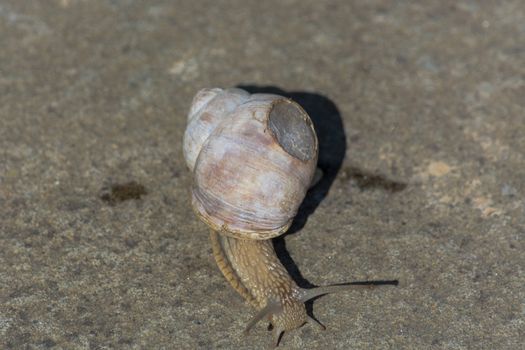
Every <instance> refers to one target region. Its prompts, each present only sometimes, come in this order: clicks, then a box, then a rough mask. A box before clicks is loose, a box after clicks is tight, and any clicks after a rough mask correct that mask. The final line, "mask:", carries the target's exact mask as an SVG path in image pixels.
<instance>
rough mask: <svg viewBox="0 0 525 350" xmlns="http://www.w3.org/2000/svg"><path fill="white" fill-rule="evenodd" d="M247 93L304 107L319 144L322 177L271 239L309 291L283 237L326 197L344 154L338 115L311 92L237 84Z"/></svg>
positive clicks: (330, 104) (300, 225)
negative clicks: (274, 96) (289, 221)
mask: <svg viewBox="0 0 525 350" xmlns="http://www.w3.org/2000/svg"><path fill="white" fill-rule="evenodd" d="M237 87H238V88H241V89H244V90H246V91H248V92H249V93H251V94H254V93H267V94H277V95H281V96H285V97H288V98H290V99H292V100H294V101H295V102H297V103H298V104H299V105H301V107H303V108H304V110H305V111H306V113H308V115H309V116H310V118H311V120H312V122H313V124H314V128H315V131H316V134H317V139H318V142H319V158H318V161H317V167H318V168H320V169H321V170H322V173H323V174H322V177H321V179H320V180H319V182H317V184H315V185H314V186H313V187H312V188H310V190H309V191H308V193H307V194H306V197H305V199H304V201H303V202H302V204H301V206H300V207H299V210H298V212H297V215H296V216H295V218H294V221H293V223H292V226H291V227H290V229H289V230H288V232H287V233H286V234H285V235H283V236H280V237H278V238H275V239H274V240H273V244H274V248H275V252H276V254H277V256H278V257H279V260H281V263H282V264H283V265H284V266H285V268H286V269H287V270H288V273H289V274H290V276H291V277H292V278H293V279H294V280H295V282H296V283H297V284H298V285H299V287H301V288H306V289H308V288H313V287H315V285H313V284H312V283H310V282H309V281H308V280H306V279H305V278H304V277H303V276H302V274H301V272H300V271H299V269H298V268H297V265H296V264H295V262H294V261H293V259H292V258H291V256H290V254H289V253H288V251H287V250H286V242H285V240H284V236H287V235H291V234H294V233H296V232H298V231H300V230H301V229H302V228H303V227H304V225H305V224H306V222H307V221H308V217H309V216H310V215H311V214H313V213H314V212H315V210H316V209H317V207H318V206H319V204H320V203H321V202H322V201H323V199H324V198H325V197H326V196H327V194H328V191H329V190H330V187H331V186H332V183H333V182H334V180H335V178H336V176H337V173H338V172H339V170H340V169H341V166H342V164H343V160H344V157H345V152H346V136H345V131H344V126H343V121H342V119H341V114H340V113H339V109H338V108H337V106H336V105H335V103H334V102H333V101H332V100H330V99H329V98H328V97H326V96H323V95H321V94H317V93H313V92H303V91H285V90H283V89H280V88H278V87H275V86H256V85H238V86H237ZM306 308H307V312H308V314H309V315H312V309H313V301H308V302H307V303H306Z"/></svg>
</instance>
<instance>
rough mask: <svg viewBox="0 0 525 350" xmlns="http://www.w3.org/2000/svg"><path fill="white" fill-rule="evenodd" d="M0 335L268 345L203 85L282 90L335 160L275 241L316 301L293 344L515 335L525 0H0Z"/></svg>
mask: <svg viewBox="0 0 525 350" xmlns="http://www.w3.org/2000/svg"><path fill="white" fill-rule="evenodd" d="M0 47H1V50H0V229H1V232H0V244H1V250H0V348H2V349H47V348H53V349H114V348H119V349H128V348H134V349H161V348H163V349H218V348H223V349H234V348H236V349H252V348H253V349H260V348H263V347H266V346H267V345H268V344H269V342H270V338H271V337H270V333H269V332H267V331H266V327H265V326H264V325H262V324H261V325H259V326H258V327H257V328H256V330H255V331H254V332H253V333H252V334H251V335H249V336H248V337H243V336H242V335H241V331H242V329H243V328H244V325H245V324H246V322H247V321H248V320H249V319H250V317H251V315H253V310H251V309H250V308H249V307H248V306H247V305H246V304H245V303H244V302H243V301H242V300H241V298H240V297H239V296H238V295H236V294H235V292H234V291H233V290H232V289H231V288H230V287H229V286H228V285H227V283H226V282H225V280H224V278H223V277H222V276H221V275H220V273H219V271H218V269H217V267H216V266H215V263H214V261H213V259H212V257H211V249H210V244H209V242H208V238H207V230H206V227H205V226H204V225H203V224H201V223H200V222H198V220H197V219H196V218H195V217H194V216H193V214H192V211H191V209H190V205H189V201H188V198H189V196H188V189H189V186H190V184H191V174H190V173H189V172H188V171H187V170H186V168H185V165H184V162H183V158H182V154H181V140H182V135H183V131H184V127H185V118H186V112H187V110H188V107H189V104H190V101H191V98H192V96H193V94H194V93H195V92H196V91H197V90H198V89H200V88H202V87H212V86H224V87H227V86H235V85H245V86H248V87H249V89H250V90H251V91H262V90H266V91H282V92H283V93H285V94H289V95H290V96H292V97H294V98H296V99H297V100H298V101H299V102H300V103H302V104H303V105H305V108H307V110H308V111H309V112H310V113H311V114H312V117H313V119H314V121H315V124H316V127H317V128H318V130H319V137H320V141H321V147H322V148H321V157H320V166H321V167H322V168H323V169H324V170H325V174H326V176H325V178H323V180H322V181H321V183H320V184H319V185H318V186H317V187H316V188H314V189H313V190H312V191H311V192H310V193H309V195H308V198H307V200H306V202H305V205H304V206H303V207H302V208H301V212H300V214H299V215H298V219H297V222H296V224H295V225H294V227H293V229H292V233H291V234H288V235H287V236H286V237H285V238H284V239H281V240H278V241H277V242H276V246H277V249H278V252H279V255H280V257H281V259H282V260H283V261H284V262H285V264H286V266H287V267H288V268H289V269H290V271H291V273H292V274H293V276H294V277H295V278H296V279H297V280H298V282H299V284H300V285H303V286H310V285H324V284H329V283H334V282H344V281H352V280H388V279H398V280H399V286H398V287H382V288H378V289H376V290H374V291H370V292H355V293H348V294H339V295H330V296H325V297H323V298H320V299H317V300H316V301H315V302H314V303H313V312H314V315H315V316H316V317H317V318H318V319H319V320H320V321H321V322H323V323H324V324H325V325H326V326H327V328H328V329H327V330H326V331H324V332H321V331H318V330H317V329H315V328H314V327H311V326H308V325H307V326H305V327H303V328H301V329H299V330H297V331H295V332H290V333H288V334H285V335H284V337H283V339H282V342H281V346H282V348H283V349H299V348H309V349H317V348H325V349H349V348H352V349H519V348H520V347H522V346H523V343H524V341H525V304H524V300H525V288H524V285H525V256H524V253H523V251H524V248H525V242H524V235H525V198H524V196H525V98H524V97H525V4H524V3H523V1H521V0H512V1H504V2H488V1H487V2H478V1H439V2H438V1H418V2H407V1H396V2H392V1H366V2H365V1H353V2H349V1H338V2H336V1H330V2H322V1H307V2H305V1H302V0H301V1H275V2H266V1H264V2H263V1H253V2H245V1H242V2H241V1H239V2H237V3H234V2H229V3H228V4H226V3H222V4H221V5H217V3H216V2H215V1H208V2H204V1H197V0H194V1H184V2H174V1H168V0H164V1H162V0H155V1H131V0H127V1H126V0H121V1H118V0H117V1H82V0H76V1H75V0H70V1H68V0H62V1H58V0H56V1H53V0H48V1H29V0H27V1H20V0H1V1H0Z"/></svg>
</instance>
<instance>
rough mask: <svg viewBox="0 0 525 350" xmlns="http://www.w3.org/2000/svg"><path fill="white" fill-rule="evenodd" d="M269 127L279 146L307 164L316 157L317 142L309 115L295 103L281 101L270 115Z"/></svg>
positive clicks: (275, 104) (274, 106) (273, 107)
mask: <svg viewBox="0 0 525 350" xmlns="http://www.w3.org/2000/svg"><path fill="white" fill-rule="evenodd" d="M268 127H269V128H270V130H271V131H272V133H273V135H274V136H275V139H276V140H277V142H278V143H279V145H280V146H281V147H282V148H283V149H284V150H285V151H286V152H287V153H288V154H290V155H291V156H293V157H295V158H298V159H300V160H302V161H303V162H306V161H308V160H310V159H312V158H313V157H315V155H316V152H317V150H316V146H317V140H316V137H315V134H314V130H313V127H312V123H311V121H310V119H309V118H308V116H307V114H306V113H305V112H304V111H303V110H302V108H301V107H299V105H298V104H296V103H295V102H293V101H290V100H279V101H277V102H276V103H274V105H273V106H272V109H271V111H270V113H269V115H268Z"/></svg>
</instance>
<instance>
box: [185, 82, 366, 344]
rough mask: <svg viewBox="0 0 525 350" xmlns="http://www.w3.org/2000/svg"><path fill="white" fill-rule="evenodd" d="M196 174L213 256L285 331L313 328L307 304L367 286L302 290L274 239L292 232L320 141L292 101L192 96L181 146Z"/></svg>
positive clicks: (197, 207) (227, 94)
mask: <svg viewBox="0 0 525 350" xmlns="http://www.w3.org/2000/svg"><path fill="white" fill-rule="evenodd" d="M183 143H184V144H183V149H184V156H185V159H186V163H187V165H188V167H189V169H190V170H191V171H192V173H193V179H194V182H193V186H192V190H191V192H192V207H193V210H194V211H195V213H196V215H197V216H198V217H199V218H200V219H201V220H202V221H203V222H205V223H206V224H207V225H208V226H209V227H210V229H211V233H210V239H211V243H212V250H213V254H214V257H215V260H216V262H217V265H218V266H219V268H220V270H221V272H222V273H223V274H224V276H225V277H226V279H227V280H228V282H229V283H230V284H231V285H232V287H233V288H234V289H235V290H236V291H237V292H238V293H239V294H240V295H241V296H242V297H243V298H245V299H246V301H247V302H249V303H250V305H252V306H253V307H254V308H256V309H257V310H258V311H259V312H258V313H257V315H256V316H255V317H254V318H253V319H252V320H251V321H250V322H249V323H248V326H247V328H246V331H248V330H249V329H250V328H251V327H252V326H253V325H255V324H256V323H257V322H258V321H259V320H261V319H263V318H268V320H269V321H270V322H271V323H272V325H273V334H274V343H275V345H277V344H278V342H279V338H280V335H281V334H282V332H283V331H288V330H292V329H295V328H298V327H300V326H302V325H303V324H304V323H306V322H311V321H313V319H312V318H310V317H309V316H308V315H307V313H306V309H305V306H304V302H305V301H307V300H309V299H311V298H314V297H316V296H318V295H322V294H326V293H330V292H334V291H338V290H348V289H351V288H356V287H357V288H358V287H363V286H362V285H344V286H328V287H318V288H313V289H303V288H300V287H298V286H297V284H296V283H295V282H294V281H293V279H292V278H291V277H290V276H289V275H288V272H287V271H286V269H285V267H284V266H283V265H282V264H281V262H280V261H279V259H278V257H277V256H276V254H275V251H274V248H273V245H272V241H271V238H273V237H276V236H278V235H280V234H282V233H284V232H285V231H286V230H287V229H288V228H289V227H290V225H291V223H292V221H293V218H294V216H295V215H296V213H297V210H298V208H299V205H300V204H301V202H302V201H303V199H304V197H305V195H306V192H307V190H308V189H309V187H310V186H311V184H312V181H313V180H314V175H315V173H316V164H317V158H318V141H317V136H316V134H315V130H314V128H313V125H312V122H311V120H310V118H309V116H308V114H307V113H306V112H305V111H304V110H303V109H302V108H301V107H300V106H299V105H298V104H297V103H295V102H294V101H292V100H290V99H287V98H285V97H282V96H278V95H273V94H253V95H250V94H249V93H247V92H246V91H244V90H241V89H225V90H223V89H204V90H201V91H199V92H198V93H197V95H196V96H195V98H194V100H193V103H192V106H191V108H190V113H189V116H188V126H187V129H186V132H185V135H184V142H183Z"/></svg>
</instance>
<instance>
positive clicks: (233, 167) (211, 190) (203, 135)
mask: <svg viewBox="0 0 525 350" xmlns="http://www.w3.org/2000/svg"><path fill="white" fill-rule="evenodd" d="M225 100H228V101H225ZM201 101H205V102H204V103H202V102H201ZM194 104H196V105H197V106H192V109H191V111H190V114H191V113H193V114H194V116H193V117H190V121H189V125H188V129H189V131H187V132H186V135H185V144H184V146H185V155H186V161H187V163H188V166H189V167H190V169H192V170H193V172H194V185H193V189H192V205H193V208H194V210H195V212H196V214H197V215H198V216H199V217H200V218H201V220H202V221H204V222H205V223H207V224H208V225H209V226H210V227H211V228H212V229H213V230H216V231H218V232H221V233H222V234H225V235H229V236H232V237H236V238H250V239H269V238H272V237H275V236H278V235H280V234H282V233H283V232H285V231H286V230H287V229H288V228H289V226H290V225H291V223H292V220H293V218H294V216H295V215H296V213H297V210H298V207H299V205H300V203H301V202H302V200H303V199H304V196H305V194H306V191H307V190H308V188H309V186H310V183H311V181H312V178H313V175H314V172H315V167H316V163H317V153H318V143H317V138H316V135H315V131H314V129H313V125H312V122H311V120H310V118H309V117H308V115H307V114H306V112H305V111H304V110H303V109H302V108H301V107H300V106H299V105H298V104H297V103H295V102H293V101H291V100H289V99H287V98H284V97H282V96H278V95H271V94H254V95H249V94H248V93H246V92H244V91H243V90H239V89H235V90H217V89H209V90H207V91H205V92H199V94H197V96H196V98H195V99H194ZM210 115H213V116H214V117H215V118H213V120H212V121H210V122H209V121H208V119H210V118H209V116H210ZM196 131H199V133H200V134H199V135H196V134H197V133H196ZM186 147H188V149H189V154H188V153H186ZM196 151H198V152H196Z"/></svg>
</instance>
